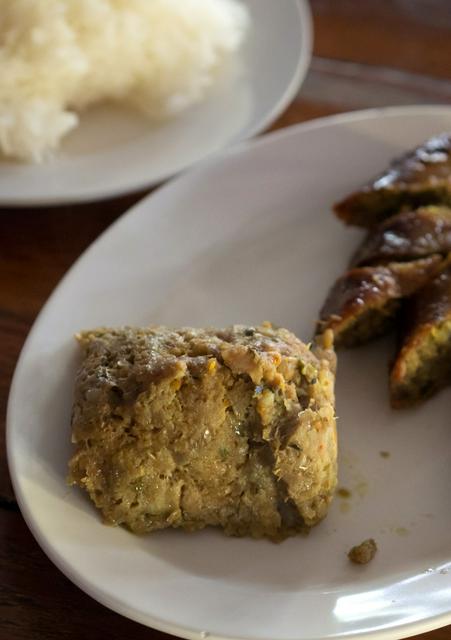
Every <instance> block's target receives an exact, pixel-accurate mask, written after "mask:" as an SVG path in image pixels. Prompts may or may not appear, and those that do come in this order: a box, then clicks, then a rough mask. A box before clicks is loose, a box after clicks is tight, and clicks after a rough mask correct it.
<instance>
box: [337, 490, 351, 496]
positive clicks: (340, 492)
mask: <svg viewBox="0 0 451 640" xmlns="http://www.w3.org/2000/svg"><path fill="white" fill-rule="evenodd" d="M337 496H340V498H350V497H351V492H350V491H349V489H346V488H345V487H340V489H337Z"/></svg>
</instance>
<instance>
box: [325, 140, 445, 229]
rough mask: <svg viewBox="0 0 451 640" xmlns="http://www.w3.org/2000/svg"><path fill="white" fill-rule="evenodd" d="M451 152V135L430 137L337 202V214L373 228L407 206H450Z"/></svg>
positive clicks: (349, 220)
mask: <svg viewBox="0 0 451 640" xmlns="http://www.w3.org/2000/svg"><path fill="white" fill-rule="evenodd" d="M450 154H451V134H443V135H440V136H436V137H434V138H431V139H429V140H427V142H425V143H424V144H422V145H421V146H419V147H417V148H416V149H413V151H410V152H409V153H407V154H405V155H404V156H402V157H401V158H398V159H396V160H394V161H393V162H392V163H391V165H390V166H389V168H388V169H387V170H386V171H384V173H382V174H381V175H379V176H378V177H377V178H376V179H375V180H374V181H373V182H371V183H369V184H367V185H365V186H364V187H362V188H361V189H359V190H358V191H355V192H354V193H351V194H350V195H349V196H347V197H346V198H344V200H342V201H341V202H338V203H337V204H336V205H335V207H334V210H335V213H336V214H337V216H338V217H339V218H341V219H342V220H343V221H344V222H346V223H347V224H352V225H357V226H360V227H372V226H374V225H375V224H377V223H378V222H380V221H381V220H383V219H384V218H387V217H388V216H390V215H393V214H394V213H396V212H398V211H400V210H401V209H402V208H403V207H405V206H408V207H410V208H412V207H419V206H422V205H427V204H446V205H451V155H450Z"/></svg>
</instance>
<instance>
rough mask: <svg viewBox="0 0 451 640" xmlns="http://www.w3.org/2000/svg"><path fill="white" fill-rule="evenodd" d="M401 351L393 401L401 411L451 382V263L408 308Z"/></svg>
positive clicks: (392, 386) (394, 373)
mask: <svg viewBox="0 0 451 640" xmlns="http://www.w3.org/2000/svg"><path fill="white" fill-rule="evenodd" d="M402 316H403V329H402V334H401V340H402V341H401V348H400V350H399V352H398V354H397V356H396V359H395V362H394V365H393V367H392V370H391V374H390V399H391V404H392V406H393V407H395V408H397V409H400V408H404V407H409V406H411V405H413V404H416V403H417V402H420V401H422V400H425V399H426V398H428V397H429V396H431V395H432V394H433V393H435V392H436V391H438V390H439V389H440V388H441V387H444V386H446V385H447V384H449V383H450V382H451V261H450V260H448V261H447V262H446V264H445V267H444V268H443V269H442V270H441V271H440V273H439V274H438V275H437V276H436V277H435V278H434V279H433V280H432V281H431V282H430V283H428V285H427V286H426V287H424V288H423V289H421V290H420V291H419V292H418V293H417V294H416V295H415V296H413V297H412V298H411V299H410V300H409V301H408V302H407V303H406V305H405V308H404V312H403V314H402Z"/></svg>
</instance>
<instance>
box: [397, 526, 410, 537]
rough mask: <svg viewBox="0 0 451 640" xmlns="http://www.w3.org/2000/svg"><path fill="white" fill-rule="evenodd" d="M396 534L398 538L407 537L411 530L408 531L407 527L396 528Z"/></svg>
mask: <svg viewBox="0 0 451 640" xmlns="http://www.w3.org/2000/svg"><path fill="white" fill-rule="evenodd" d="M395 533H396V534H397V535H398V536H402V537H405V536H408V535H409V530H408V529H406V527H396V528H395Z"/></svg>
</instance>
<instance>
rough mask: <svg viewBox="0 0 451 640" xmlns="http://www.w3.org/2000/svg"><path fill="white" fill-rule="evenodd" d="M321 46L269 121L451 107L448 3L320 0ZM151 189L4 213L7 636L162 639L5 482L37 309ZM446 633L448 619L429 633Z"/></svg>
mask: <svg viewBox="0 0 451 640" xmlns="http://www.w3.org/2000/svg"><path fill="white" fill-rule="evenodd" d="M312 10H313V14H314V28H315V45H314V57H313V60H312V65H311V68H310V71H309V73H308V76H307V78H306V81H305V83H304V84H303V87H302V89H301V91H300V93H299V95H298V96H297V98H296V100H295V101H294V102H293V103H292V104H291V106H290V107H289V108H288V109H287V110H286V112H285V113H284V114H283V115H282V116H281V117H280V118H279V119H278V120H277V122H275V123H274V125H273V127H272V128H273V129H275V128H281V127H286V126H288V125H291V124H295V123H297V122H301V121H304V120H309V119H312V118H316V117H319V116H324V115H328V114H332V113H338V112H343V111H348V110H354V109H361V108H367V107H373V106H376V107H380V106H386V105H394V104H398V105H399V104H427V103H435V104H437V103H438V104H450V103H451V2H450V0H313V1H312ZM143 195H144V194H143V193H138V194H133V195H128V196H124V197H122V198H117V199H114V200H109V201H106V202H100V203H93V204H86V205H80V206H64V207H56V208H41V209H2V210H0V294H1V295H0V345H1V348H0V417H1V428H0V640H30V639H33V640H40V639H43V640H51V639H52V638H65V639H71V640H72V639H76V640H83V639H85V638H86V639H88V638H89V639H92V638H108V639H109V640H116V639H122V638H133V639H134V640H139V639H140V638H163V636H164V634H162V633H159V632H157V631H154V630H152V629H148V628H146V627H143V626H141V625H139V624H137V623H135V622H132V621H130V620H127V619H126V618H123V617H121V616H119V615H118V614H116V613H113V612H112V611H110V610H108V609H106V608H105V607H103V606H102V605H100V604H98V603H97V602H95V601H94V600H92V599H91V598H90V597H88V596H87V595H85V594H84V593H83V592H82V591H80V590H79V589H78V588H77V587H75V586H74V585H73V584H72V583H71V582H70V581H69V580H68V579H67V578H65V577H64V576H63V574H62V573H60V572H59V570H58V569H56V567H54V566H53V564H52V563H51V562H50V560H48V559H47V557H46V556H45V555H44V553H43V552H42V551H41V549H40V548H39V546H38V545H37V543H36V542H35V540H34V538H33V536H32V535H31V533H30V532H29V530H28V528H27V526H26V525H25V523H24V520H23V519H22V516H21V514H20V511H19V509H18V506H17V503H16V501H15V498H14V493H13V491H12V487H11V484H10V480H9V476H8V469H7V463H6V452H5V414H6V405H7V398H8V391H9V386H10V382H11V378H12V375H13V371H14V367H15V363H16V360H17V358H18V355H19V352H20V349H21V347H22V344H23V342H24V340H25V338H26V335H27V333H28V331H29V329H30V327H31V325H32V323H33V321H34V319H35V318H36V315H37V313H38V312H39V310H40V308H41V307H42V305H43V304H44V302H45V301H46V299H47V297H48V296H49V294H50V292H51V291H52V289H53V288H54V286H55V285H56V284H57V282H58V281H59V280H60V278H61V277H62V276H63V274H64V273H65V272H66V271H67V269H69V267H70V266H71V264H72V263H73V262H74V261H75V259H76V258H77V257H78V256H79V255H80V253H81V252H82V251H83V250H84V249H85V248H86V247H87V246H88V245H89V244H90V243H91V242H92V241H93V240H94V239H95V238H96V237H97V236H98V235H99V234H100V233H101V232H102V231H103V230H104V229H106V227H108V226H109V225H110V224H111V223H112V222H113V221H114V220H115V219H116V218H117V217H118V216H120V215H121V214H122V213H123V212H124V211H126V210H127V209H128V208H129V207H130V205H132V204H133V203H134V202H136V201H137V200H138V199H140V198H141V197H142V196H143ZM424 638H428V640H451V626H449V627H445V628H442V629H438V630H436V631H431V632H430V633H428V634H424Z"/></svg>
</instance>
